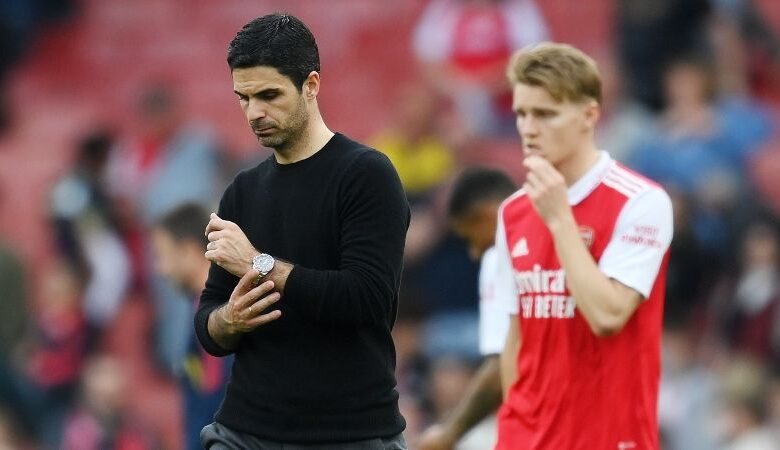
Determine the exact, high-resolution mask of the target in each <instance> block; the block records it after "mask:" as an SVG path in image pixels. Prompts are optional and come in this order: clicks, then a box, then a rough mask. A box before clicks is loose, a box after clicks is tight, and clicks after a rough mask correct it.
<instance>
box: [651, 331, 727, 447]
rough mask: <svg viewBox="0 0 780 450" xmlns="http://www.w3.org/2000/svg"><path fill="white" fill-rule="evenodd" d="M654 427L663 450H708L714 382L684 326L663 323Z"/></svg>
mask: <svg viewBox="0 0 780 450" xmlns="http://www.w3.org/2000/svg"><path fill="white" fill-rule="evenodd" d="M661 353H662V365H661V366H662V372H661V385H660V389H659V395H658V424H659V428H660V431H661V434H662V435H663V437H664V439H665V441H666V445H665V446H664V447H663V448H664V449H666V450H712V449H713V448H714V447H715V442H714V438H715V429H716V427H717V423H716V419H717V418H716V416H715V414H714V411H715V407H716V406H717V400H718V392H717V388H718V384H717V379H716V378H715V376H714V375H713V374H712V373H711V371H710V370H708V368H707V367H705V366H703V365H702V364H701V362H700V361H699V355H698V352H697V344H696V337H695V336H694V333H693V330H692V329H691V328H690V327H688V326H687V323H685V322H683V321H681V320H679V319H678V318H677V317H672V318H671V319H668V320H666V321H665V325H664V331H663V338H662V351H661Z"/></svg>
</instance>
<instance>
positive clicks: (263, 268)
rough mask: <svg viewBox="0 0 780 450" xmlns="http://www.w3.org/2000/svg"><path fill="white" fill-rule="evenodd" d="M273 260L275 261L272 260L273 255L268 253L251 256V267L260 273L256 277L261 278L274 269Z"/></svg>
mask: <svg viewBox="0 0 780 450" xmlns="http://www.w3.org/2000/svg"><path fill="white" fill-rule="evenodd" d="M275 262H276V261H275V260H274V257H273V256H271V255H269V254H268V253H260V254H259V255H257V256H255V257H254V258H252V268H253V269H255V270H257V271H258V272H259V273H260V275H259V276H258V279H260V278H263V277H264V276H266V275H268V273H270V272H271V271H272V270H274V263H275Z"/></svg>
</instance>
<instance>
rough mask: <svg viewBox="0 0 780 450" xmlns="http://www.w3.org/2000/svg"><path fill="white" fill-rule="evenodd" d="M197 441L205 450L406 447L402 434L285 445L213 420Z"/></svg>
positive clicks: (402, 449) (399, 449)
mask: <svg viewBox="0 0 780 450" xmlns="http://www.w3.org/2000/svg"><path fill="white" fill-rule="evenodd" d="M200 443H201V445H202V446H203V448H205V449H207V450H233V449H242V450H244V449H246V450H406V441H405V440H404V437H403V435H402V434H398V435H396V436H392V437H388V438H374V439H367V440H364V441H353V442H343V443H335V444H333V443H331V444H287V443H284V442H275V441H270V440H267V439H261V438H258V437H255V436H252V435H251V434H247V433H242V432H240V431H237V430H233V429H231V428H228V427H226V426H225V425H222V424H221V423H219V422H213V423H212V424H210V425H206V427H204V428H203V429H202V430H201V431H200Z"/></svg>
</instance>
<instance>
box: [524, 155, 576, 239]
mask: <svg viewBox="0 0 780 450" xmlns="http://www.w3.org/2000/svg"><path fill="white" fill-rule="evenodd" d="M523 165H524V166H525V167H526V168H527V169H528V173H527V175H526V178H525V183H523V189H524V190H525V192H526V193H527V194H528V198H529V199H530V200H531V203H532V204H533V206H534V209H535V210H536V212H537V213H538V214H539V216H541V218H542V220H543V221H544V223H545V224H546V225H547V227H548V228H549V227H551V226H554V225H555V224H557V223H560V222H562V221H564V220H567V219H570V218H572V212H571V206H569V199H568V197H567V186H566V180H565V179H564V178H563V175H561V174H560V172H558V171H557V170H556V169H555V167H553V166H552V164H550V162H549V161H547V160H546V159H544V158H542V157H541V156H537V155H531V156H529V157H527V158H525V160H523Z"/></svg>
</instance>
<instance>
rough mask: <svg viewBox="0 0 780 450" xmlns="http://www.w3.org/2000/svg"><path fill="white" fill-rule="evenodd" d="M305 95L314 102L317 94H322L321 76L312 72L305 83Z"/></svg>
mask: <svg viewBox="0 0 780 450" xmlns="http://www.w3.org/2000/svg"><path fill="white" fill-rule="evenodd" d="M302 93H303V95H305V96H306V98H308V99H310V100H313V99H315V98H317V94H319V93H320V74H319V72H316V71H314V70H312V71H311V72H310V73H309V76H308V77H306V80H305V81H304V82H303V92H302Z"/></svg>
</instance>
